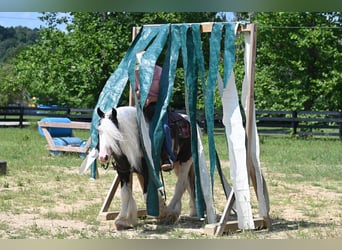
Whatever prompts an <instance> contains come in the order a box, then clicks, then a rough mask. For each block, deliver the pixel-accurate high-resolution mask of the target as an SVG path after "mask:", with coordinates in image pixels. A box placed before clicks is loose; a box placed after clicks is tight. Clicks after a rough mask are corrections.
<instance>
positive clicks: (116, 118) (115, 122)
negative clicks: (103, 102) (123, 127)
mask: <svg viewBox="0 0 342 250" xmlns="http://www.w3.org/2000/svg"><path fill="white" fill-rule="evenodd" d="M112 121H113V123H114V124H115V125H116V126H118V125H119V122H118V117H117V111H116V109H115V108H112Z"/></svg>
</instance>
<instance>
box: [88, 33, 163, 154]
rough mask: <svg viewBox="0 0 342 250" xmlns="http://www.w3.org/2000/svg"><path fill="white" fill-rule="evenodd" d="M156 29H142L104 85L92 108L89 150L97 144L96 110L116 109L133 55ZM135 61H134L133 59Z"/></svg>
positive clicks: (145, 43) (148, 40)
mask: <svg viewBox="0 0 342 250" xmlns="http://www.w3.org/2000/svg"><path fill="white" fill-rule="evenodd" d="M158 30H159V29H158V27H154V28H151V29H144V28H142V29H141V30H140V32H139V34H138V35H137V37H136V39H135V40H134V41H133V43H132V45H131V46H130V48H129V49H128V50H127V53H126V55H125V57H124V58H123V59H122V61H121V62H120V64H119V66H118V68H117V69H116V70H115V71H114V73H113V74H112V75H111V76H110V77H109V79H108V80H107V82H106V85H105V86H104V88H103V89H102V91H101V93H100V96H99V99H98V102H97V104H96V106H95V108H94V112H93V116H92V123H91V129H90V133H91V145H90V148H95V147H96V146H97V144H98V131H97V126H98V123H99V117H98V115H97V112H96V109H97V108H98V107H100V108H101V109H102V110H104V111H108V110H110V109H111V108H113V107H116V105H117V103H118V101H119V99H120V97H121V94H122V92H123V90H124V88H125V86H126V84H127V80H128V72H127V71H128V65H129V63H130V62H131V60H132V58H135V54H136V53H137V52H138V51H140V50H143V49H144V48H145V47H146V46H147V45H148V44H149V43H150V41H151V40H152V39H153V38H154V37H155V35H156V34H157V33H158ZM134 60H135V59H134Z"/></svg>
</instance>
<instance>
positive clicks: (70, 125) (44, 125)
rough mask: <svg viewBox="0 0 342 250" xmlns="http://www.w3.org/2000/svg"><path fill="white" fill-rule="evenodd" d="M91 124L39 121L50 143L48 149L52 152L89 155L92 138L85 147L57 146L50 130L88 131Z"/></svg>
mask: <svg viewBox="0 0 342 250" xmlns="http://www.w3.org/2000/svg"><path fill="white" fill-rule="evenodd" d="M90 125H91V123H89V122H70V123H65V122H44V121H39V122H38V126H40V127H41V129H42V131H43V134H44V136H45V138H46V141H47V143H48V145H47V149H48V150H51V151H65V152H75V153H87V151H88V148H89V146H90V142H91V139H90V137H89V138H88V140H87V143H86V145H85V146H84V147H82V148H81V147H72V146H56V145H55V144H54V142H53V138H52V136H51V134H50V132H49V130H48V128H71V129H87V130H90Z"/></svg>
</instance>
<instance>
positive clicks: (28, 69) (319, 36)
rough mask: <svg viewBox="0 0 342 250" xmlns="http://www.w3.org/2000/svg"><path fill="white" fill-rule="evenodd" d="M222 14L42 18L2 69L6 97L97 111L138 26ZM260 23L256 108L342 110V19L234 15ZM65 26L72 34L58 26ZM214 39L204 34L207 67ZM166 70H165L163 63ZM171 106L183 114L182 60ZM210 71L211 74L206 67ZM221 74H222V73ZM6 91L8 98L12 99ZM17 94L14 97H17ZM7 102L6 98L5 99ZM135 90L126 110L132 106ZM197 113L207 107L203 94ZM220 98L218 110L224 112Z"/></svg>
mask: <svg viewBox="0 0 342 250" xmlns="http://www.w3.org/2000/svg"><path fill="white" fill-rule="evenodd" d="M220 18H224V15H222V13H221V14H220V15H217V14H216V13H200V12H198V13H197V12H196V13H178V12H176V13H172V12H170V13H164V12H158V13H138V12H135V13H126V12H105V13H101V12H100V13H99V12H71V13H67V15H64V16H61V15H58V14H57V13H42V17H41V19H42V20H43V21H45V22H46V23H47V25H48V28H45V29H42V30H41V31H40V37H39V39H38V40H37V42H36V43H35V44H34V45H33V46H31V47H30V48H28V49H25V50H24V51H23V52H22V53H21V54H20V55H19V56H18V57H17V60H16V61H15V62H14V61H9V62H7V63H8V65H2V66H1V67H2V69H1V68H0V70H1V72H0V77H1V79H6V80H5V81H2V91H0V95H1V93H6V96H5V97H3V98H1V99H2V100H3V101H5V100H6V99H13V97H12V96H17V95H20V96H21V98H24V97H32V96H35V97H38V98H39V101H40V102H43V103H44V104H49V103H54V104H59V105H68V106H72V107H85V108H86V107H93V106H94V105H95V103H96V102H97V99H98V96H99V93H100V92H101V90H102V88H103V86H104V85H105V83H106V81H107V79H108V78H109V76H110V74H111V73H113V72H114V70H115V69H116V67H117V65H118V64H119V63H120V61H121V59H122V58H123V56H124V54H125V53H126V51H127V48H128V46H129V45H130V43H131V40H132V34H131V32H132V27H134V26H141V25H143V24H153V23H159V24H163V23H183V22H189V23H190V22H208V21H216V20H217V21H220V20H222V19H220ZM235 20H250V21H252V22H255V23H256V24H257V28H258V31H257V57H256V76H255V100H256V108H257V109H271V110H279V109H286V110H340V109H341V107H342V91H341V89H342V80H341V78H342V60H341V55H342V53H341V49H342V40H341V32H342V28H341V23H340V20H341V13H339V12H337V13H309V12H301V13H296V12H290V13H283V12H277V13H273V12H269V13H263V12H260V13H254V12H249V13H235ZM60 23H66V24H67V26H66V27H67V28H66V31H60V30H58V29H57V28H56V27H57V24H60ZM209 39H210V35H209V34H202V41H203V42H202V46H203V52H204V57H205V59H206V62H205V63H206V64H207V63H208V58H209V46H208V43H209ZM243 53H244V43H243V37H242V36H238V37H237V42H236V64H235V68H234V70H235V75H236V79H237V85H238V89H241V82H242V79H243V77H244V60H243V56H244V55H243ZM162 57H163V56H161V58H159V61H160V62H159V63H162V59H163V58H162ZM178 63H179V65H178V70H177V72H176V82H175V89H174V93H173V98H172V103H171V106H172V107H173V108H183V104H184V87H183V86H184V84H183V73H182V66H183V65H182V59H181V57H180V59H179V62H178ZM206 68H207V67H206ZM221 70H222V69H221ZM5 91H6V92H5ZM11 93H14V94H11ZM3 95H4V94H3ZM127 101H128V89H126V90H125V92H124V94H123V96H122V98H121V102H120V104H122V105H124V104H127ZM198 103H199V105H198V107H199V108H204V105H203V94H202V93H201V91H200V92H199V95H198ZM220 105H221V102H220V97H219V95H218V93H217V94H216V96H215V108H220Z"/></svg>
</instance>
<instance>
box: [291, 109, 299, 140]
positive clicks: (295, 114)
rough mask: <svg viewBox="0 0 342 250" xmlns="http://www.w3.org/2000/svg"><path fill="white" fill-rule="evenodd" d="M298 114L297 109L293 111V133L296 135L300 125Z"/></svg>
mask: <svg viewBox="0 0 342 250" xmlns="http://www.w3.org/2000/svg"><path fill="white" fill-rule="evenodd" d="M297 115H298V113H297V111H296V110H294V111H292V119H293V120H292V131H293V132H292V133H293V134H294V135H296V134H297V127H298V121H297Z"/></svg>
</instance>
